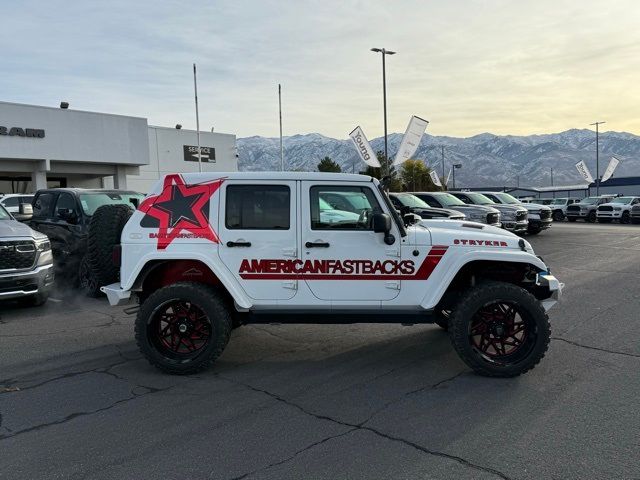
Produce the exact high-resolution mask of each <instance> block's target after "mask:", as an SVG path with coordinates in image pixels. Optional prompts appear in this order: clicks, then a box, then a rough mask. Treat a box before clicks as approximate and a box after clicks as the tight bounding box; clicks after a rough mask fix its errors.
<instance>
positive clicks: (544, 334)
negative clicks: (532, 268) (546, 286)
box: [449, 281, 551, 377]
mask: <svg viewBox="0 0 640 480" xmlns="http://www.w3.org/2000/svg"><path fill="white" fill-rule="evenodd" d="M497 300H499V301H505V302H512V303H514V304H516V305H517V307H518V309H519V313H520V314H521V315H522V314H524V315H526V316H527V317H528V321H530V322H531V324H532V325H533V330H532V332H531V334H534V335H535V336H534V337H533V338H532V341H531V346H530V347H529V349H528V350H526V352H527V354H526V356H525V357H524V358H522V359H521V360H519V361H517V362H502V363H501V362H500V361H490V360H488V359H487V358H485V357H484V356H483V355H482V354H481V353H480V352H478V350H477V349H476V348H475V347H474V345H473V342H472V340H471V335H470V332H471V324H472V320H473V317H474V316H475V314H476V313H477V312H478V310H479V309H481V308H482V307H483V306H485V305H487V304H491V303H493V302H495V301H497ZM449 337H450V338H451V343H452V344H453V347H454V349H455V350H456V352H458V355H459V356H460V358H461V359H462V360H463V361H464V362H465V363H466V364H467V365H468V366H469V367H471V368H472V369H473V370H474V371H475V372H476V373H478V374H480V375H484V376H487V377H515V376H518V375H521V374H523V373H525V372H527V371H529V370H531V369H532V368H533V367H535V366H536V365H537V364H538V363H539V362H540V360H542V358H543V357H544V355H545V353H546V351H547V348H548V346H549V340H550V337H551V326H550V324H549V318H548V316H547V313H546V312H545V310H544V308H543V307H542V305H541V303H540V302H539V301H538V299H536V298H535V297H534V296H533V295H531V294H530V293H529V292H527V291H526V290H524V289H523V288H520V287H518V286H516V285H513V284H510V283H503V282H493V281H486V282H482V283H480V284H478V285H477V286H476V287H473V288H471V289H469V290H468V291H467V292H466V293H464V294H463V296H462V297H461V298H460V301H459V303H458V305H457V307H456V309H455V310H454V312H453V315H452V317H451V319H450V320H449Z"/></svg>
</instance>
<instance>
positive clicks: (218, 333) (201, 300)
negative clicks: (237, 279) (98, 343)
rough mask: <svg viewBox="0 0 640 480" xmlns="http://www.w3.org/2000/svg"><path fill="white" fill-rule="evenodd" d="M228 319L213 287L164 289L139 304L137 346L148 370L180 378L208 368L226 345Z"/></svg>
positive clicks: (184, 285)
mask: <svg viewBox="0 0 640 480" xmlns="http://www.w3.org/2000/svg"><path fill="white" fill-rule="evenodd" d="M231 325H232V320H231V314H230V312H229V309H228V307H227V305H226V303H225V301H224V299H223V297H222V296H221V295H220V294H219V293H218V292H216V291H215V290H214V289H213V288H211V287H208V286H206V285H203V284H200V283H195V282H181V283H176V284H173V285H169V286H166V287H163V288H161V289H159V290H157V291H155V292H154V293H153V294H151V295H150V296H149V297H148V298H147V299H146V300H145V301H144V303H143V304H142V306H141V307H140V310H139V311H138V315H137V317H136V328H135V331H136V342H137V344H138V347H139V348H140V351H141V352H142V354H143V355H144V356H145V358H146V359H147V360H148V361H149V363H151V364H152V365H154V366H156V367H157V368H159V369H160V370H163V371H165V372H167V373H172V374H178V375H184V374H190V373H195V372H198V371H200V370H203V369H205V368H207V367H209V366H210V365H211V364H213V362H214V361H215V360H216V359H217V358H218V357H219V356H220V355H221V354H222V352H223V350H224V348H225V347H226V345H227V343H228V342H229V335H230V333H231Z"/></svg>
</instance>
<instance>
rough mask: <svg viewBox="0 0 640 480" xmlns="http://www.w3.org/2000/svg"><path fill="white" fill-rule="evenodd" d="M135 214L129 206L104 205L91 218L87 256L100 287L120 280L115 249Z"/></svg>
mask: <svg viewBox="0 0 640 480" xmlns="http://www.w3.org/2000/svg"><path fill="white" fill-rule="evenodd" d="M132 214H133V210H132V209H131V207H129V206H128V205H103V206H101V207H99V208H98V209H97V210H96V211H95V212H94V213H93V215H92V216H91V221H90V223H89V235H88V237H87V256H88V261H89V265H90V268H91V273H92V274H93V277H94V278H95V280H96V282H97V283H98V285H99V286H104V285H109V284H111V283H115V282H117V281H118V280H119V279H120V266H119V265H115V264H114V263H113V249H114V247H116V246H117V245H119V244H120V235H121V234H122V229H123V228H124V226H125V224H126V223H127V221H128V220H129V217H131V215H132Z"/></svg>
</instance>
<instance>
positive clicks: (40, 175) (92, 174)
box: [0, 102, 238, 193]
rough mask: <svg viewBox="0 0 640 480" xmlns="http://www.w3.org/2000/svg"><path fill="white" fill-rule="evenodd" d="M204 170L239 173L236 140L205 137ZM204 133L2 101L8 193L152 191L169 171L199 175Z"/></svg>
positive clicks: (0, 166) (1, 153)
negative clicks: (82, 189) (75, 189)
mask: <svg viewBox="0 0 640 480" xmlns="http://www.w3.org/2000/svg"><path fill="white" fill-rule="evenodd" d="M200 145H201V160H202V162H201V165H202V170H203V171H236V170H237V169H238V160H237V154H236V137H235V135H230V134H221V133H213V132H200ZM198 169H199V166H198V151H197V134H196V132H195V131H193V130H183V129H176V128H164V127H154V126H149V125H148V124H147V119H146V118H139V117H129V116H123V115H112V114H104V113H97V112H83V111H77V110H71V109H62V108H51V107H41V106H35V105H22V104H15V103H6V102H0V193H31V192H35V191H36V190H38V189H41V188H47V187H56V186H58V187H65V186H66V187H86V188H100V187H105V188H119V189H128V190H136V191H139V192H143V193H146V192H147V191H148V190H149V188H150V187H151V185H153V183H155V181H156V180H157V179H158V178H160V177H162V176H163V175H164V174H166V173H182V172H197V171H198Z"/></svg>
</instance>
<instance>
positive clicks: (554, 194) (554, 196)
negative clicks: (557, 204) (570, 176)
mask: <svg viewBox="0 0 640 480" xmlns="http://www.w3.org/2000/svg"><path fill="white" fill-rule="evenodd" d="M551 186H552V187H553V167H551ZM551 194H552V195H553V198H556V192H555V191H553V192H551Z"/></svg>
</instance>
